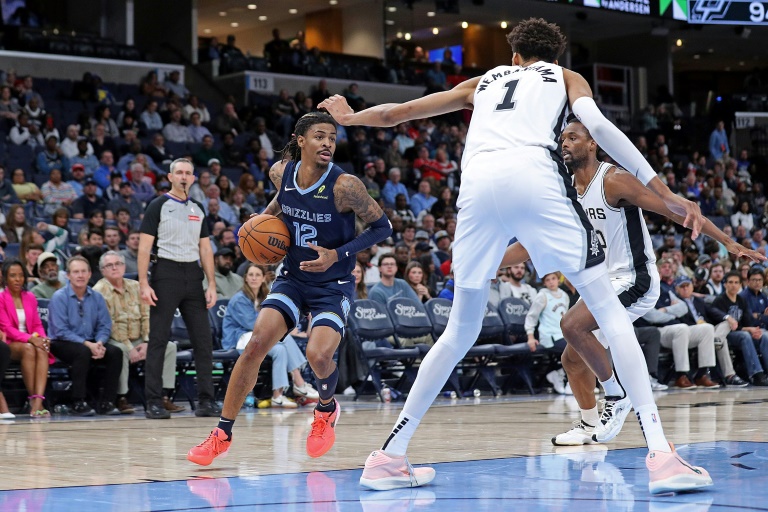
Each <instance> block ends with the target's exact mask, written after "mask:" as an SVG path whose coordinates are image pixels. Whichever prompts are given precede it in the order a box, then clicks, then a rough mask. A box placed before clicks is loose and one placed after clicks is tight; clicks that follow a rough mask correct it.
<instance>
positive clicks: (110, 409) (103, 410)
mask: <svg viewBox="0 0 768 512" xmlns="http://www.w3.org/2000/svg"><path fill="white" fill-rule="evenodd" d="M99 414H102V415H104V416H120V415H121V414H122V413H121V412H120V409H118V408H117V407H115V404H113V403H112V402H102V404H101V405H100V406H99Z"/></svg>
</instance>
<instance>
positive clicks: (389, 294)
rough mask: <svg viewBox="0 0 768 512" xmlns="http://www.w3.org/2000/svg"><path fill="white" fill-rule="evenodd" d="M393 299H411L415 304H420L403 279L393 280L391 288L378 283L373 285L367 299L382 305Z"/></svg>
mask: <svg viewBox="0 0 768 512" xmlns="http://www.w3.org/2000/svg"><path fill="white" fill-rule="evenodd" d="M395 297H405V298H408V299H413V300H415V301H416V302H421V301H420V300H419V296H418V295H416V292H414V291H413V288H411V286H410V285H409V284H408V283H406V282H405V281H404V280H403V279H397V278H395V282H394V284H393V285H392V286H385V285H384V283H382V282H378V283H376V284H375V285H373V288H371V291H370V292H369V293H368V298H369V299H371V300H375V301H376V302H379V303H381V304H384V305H386V304H387V302H389V301H390V300H391V299H394V298H395Z"/></svg>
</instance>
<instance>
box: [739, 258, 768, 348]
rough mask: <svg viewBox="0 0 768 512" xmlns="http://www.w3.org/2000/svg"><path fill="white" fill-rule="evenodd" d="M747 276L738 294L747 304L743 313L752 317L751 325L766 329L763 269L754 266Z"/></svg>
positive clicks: (767, 305)
mask: <svg viewBox="0 0 768 512" xmlns="http://www.w3.org/2000/svg"><path fill="white" fill-rule="evenodd" d="M747 276H748V278H747V286H746V288H744V289H743V290H742V291H741V293H739V295H740V296H741V297H742V298H743V299H744V300H745V301H746V303H747V307H746V309H745V310H744V311H748V312H749V314H750V315H751V316H752V324H753V325H755V326H757V327H760V328H763V327H767V326H768V315H766V309H767V308H768V296H766V295H765V294H764V293H763V285H764V277H763V268H762V267H761V266H759V265H756V266H754V267H752V268H750V269H749V272H748V273H747ZM766 356H768V354H766Z"/></svg>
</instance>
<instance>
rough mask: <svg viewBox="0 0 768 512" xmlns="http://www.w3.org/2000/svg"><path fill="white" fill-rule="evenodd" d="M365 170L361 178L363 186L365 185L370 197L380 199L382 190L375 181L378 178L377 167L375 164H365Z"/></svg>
mask: <svg viewBox="0 0 768 512" xmlns="http://www.w3.org/2000/svg"><path fill="white" fill-rule="evenodd" d="M363 169H364V174H363V177H362V178H360V181H362V182H363V185H365V189H366V190H367V191H368V195H369V196H371V197H372V198H374V199H378V198H379V197H381V189H380V188H379V184H378V183H376V180H375V179H374V178H375V177H376V166H375V165H374V164H373V162H368V163H367V164H365V167H364V168H363Z"/></svg>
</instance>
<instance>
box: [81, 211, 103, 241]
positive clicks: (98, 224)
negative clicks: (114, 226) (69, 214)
mask: <svg viewBox="0 0 768 512" xmlns="http://www.w3.org/2000/svg"><path fill="white" fill-rule="evenodd" d="M104 223H105V222H104V212H103V211H101V210H94V211H92V212H91V214H90V215H89V216H88V223H87V224H86V225H85V226H83V228H82V229H81V230H80V232H79V233H78V234H77V241H78V243H79V244H80V245H85V244H87V243H88V242H87V240H88V233H89V232H91V231H93V230H95V229H98V230H103V229H104Z"/></svg>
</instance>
